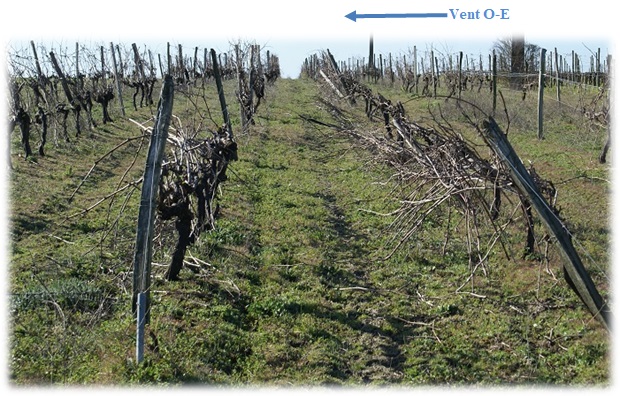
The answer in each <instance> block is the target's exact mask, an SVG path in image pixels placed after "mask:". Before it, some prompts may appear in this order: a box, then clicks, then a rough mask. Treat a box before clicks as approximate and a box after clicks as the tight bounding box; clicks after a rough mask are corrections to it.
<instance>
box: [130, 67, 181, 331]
mask: <svg viewBox="0 0 620 396" xmlns="http://www.w3.org/2000/svg"><path fill="white" fill-rule="evenodd" d="M173 99H174V86H173V82H172V77H171V76H170V75H169V74H168V75H166V77H165V78H164V83H163V85H162V88H161V95H160V99H159V104H158V106H157V118H156V119H155V125H154V126H153V132H152V134H151V142H150V145H149V151H148V155H147V159H146V167H145V169H144V177H143V179H142V195H141V197H140V211H139V213H138V226H137V231H136V250H135V254H134V260H133V296H132V311H133V312H134V314H135V313H136V311H137V302H138V301H137V300H138V295H139V294H140V293H145V297H144V298H145V301H144V312H145V314H144V315H145V316H144V320H143V321H144V323H149V320H150V315H149V308H150V307H149V305H150V301H149V289H150V286H151V258H152V255H153V225H154V223H155V208H156V205H157V192H158V189H159V180H160V177H161V162H162V159H163V155H164V148H165V146H166V139H167V138H168V127H169V126H170V120H171V117H172V104H173Z"/></svg>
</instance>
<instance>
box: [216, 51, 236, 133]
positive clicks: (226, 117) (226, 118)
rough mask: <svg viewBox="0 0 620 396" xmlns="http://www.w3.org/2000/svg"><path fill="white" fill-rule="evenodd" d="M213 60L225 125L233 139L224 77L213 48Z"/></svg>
mask: <svg viewBox="0 0 620 396" xmlns="http://www.w3.org/2000/svg"><path fill="white" fill-rule="evenodd" d="M211 61H212V62H213V77H214V78H215V85H216V87H217V95H218V97H219V99H220V107H221V109H222V116H223V117H224V125H226V134H227V135H228V137H229V138H230V139H231V140H232V138H233V132H232V126H231V124H230V116H229V114H228V106H226V97H225V96H224V88H223V86H222V77H221V74H220V66H219V62H218V59H217V54H216V53H215V50H214V49H213V48H211Z"/></svg>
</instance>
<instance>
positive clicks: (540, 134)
mask: <svg viewBox="0 0 620 396" xmlns="http://www.w3.org/2000/svg"><path fill="white" fill-rule="evenodd" d="M546 54H547V50H546V49H544V48H541V49H540V72H539V73H538V139H541V140H542V139H543V94H544V91H545V57H546Z"/></svg>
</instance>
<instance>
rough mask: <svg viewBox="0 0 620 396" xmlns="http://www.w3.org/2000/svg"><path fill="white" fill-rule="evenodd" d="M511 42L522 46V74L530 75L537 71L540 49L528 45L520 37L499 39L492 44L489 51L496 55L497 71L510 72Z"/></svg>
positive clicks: (530, 44)
mask: <svg viewBox="0 0 620 396" xmlns="http://www.w3.org/2000/svg"><path fill="white" fill-rule="evenodd" d="M513 41H515V42H517V41H519V42H521V43H522V45H523V68H522V71H523V72H524V73H531V72H533V71H534V70H538V65H539V64H540V59H539V58H540V47H539V46H538V45H536V44H532V43H528V42H527V41H525V40H524V38H523V37H522V36H521V37H520V36H515V37H506V38H501V39H497V40H496V41H495V42H494V43H493V47H492V48H491V50H494V51H495V54H496V55H497V68H498V70H501V71H512V64H513V61H512V54H513ZM515 44H516V43H515ZM519 62H520V60H519Z"/></svg>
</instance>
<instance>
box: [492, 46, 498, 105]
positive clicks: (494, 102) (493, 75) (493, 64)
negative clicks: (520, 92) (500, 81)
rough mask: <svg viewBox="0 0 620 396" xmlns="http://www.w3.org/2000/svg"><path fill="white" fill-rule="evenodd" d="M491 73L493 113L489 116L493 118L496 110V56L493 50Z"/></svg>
mask: <svg viewBox="0 0 620 396" xmlns="http://www.w3.org/2000/svg"><path fill="white" fill-rule="evenodd" d="M491 73H493V74H492V81H493V83H492V84H493V86H492V88H493V112H492V113H491V114H492V115H493V116H494V117H495V109H496V108H497V55H496V54H495V50H493V59H492V60H491Z"/></svg>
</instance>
